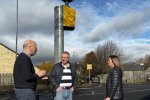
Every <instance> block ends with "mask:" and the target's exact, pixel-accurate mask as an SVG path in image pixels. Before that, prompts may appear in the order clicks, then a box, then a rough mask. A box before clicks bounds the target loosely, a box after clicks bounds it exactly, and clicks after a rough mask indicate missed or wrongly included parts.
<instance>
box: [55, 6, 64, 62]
mask: <svg viewBox="0 0 150 100" xmlns="http://www.w3.org/2000/svg"><path fill="white" fill-rule="evenodd" d="M63 51H64V29H63V6H56V7H55V8H54V63H55V64H56V63H58V62H60V61H61V53H62V52H63Z"/></svg>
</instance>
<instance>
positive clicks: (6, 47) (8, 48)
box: [0, 43, 19, 55]
mask: <svg viewBox="0 0 150 100" xmlns="http://www.w3.org/2000/svg"><path fill="white" fill-rule="evenodd" d="M0 45H2V46H4V47H5V48H7V49H9V50H10V51H12V52H14V53H16V52H15V51H14V50H12V49H10V48H8V47H7V46H5V45H4V44H2V43H0ZM17 55H19V54H18V53H17Z"/></svg>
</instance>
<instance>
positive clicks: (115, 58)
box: [109, 55, 124, 77]
mask: <svg viewBox="0 0 150 100" xmlns="http://www.w3.org/2000/svg"><path fill="white" fill-rule="evenodd" d="M109 58H111V60H112V62H113V63H114V65H115V66H116V67H117V68H119V69H120V71H121V73H122V77H123V75H124V73H123V69H122V64H121V61H120V59H119V57H118V56H115V55H111V56H109Z"/></svg>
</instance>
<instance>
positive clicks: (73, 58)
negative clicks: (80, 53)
mask: <svg viewBox="0 0 150 100" xmlns="http://www.w3.org/2000/svg"><path fill="white" fill-rule="evenodd" d="M74 53H75V52H73V64H74Z"/></svg>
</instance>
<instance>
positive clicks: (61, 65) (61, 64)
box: [60, 61, 71, 67]
mask: <svg viewBox="0 0 150 100" xmlns="http://www.w3.org/2000/svg"><path fill="white" fill-rule="evenodd" d="M68 65H69V67H71V64H70V62H69V61H68ZM60 67H63V63H62V62H60Z"/></svg>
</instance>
